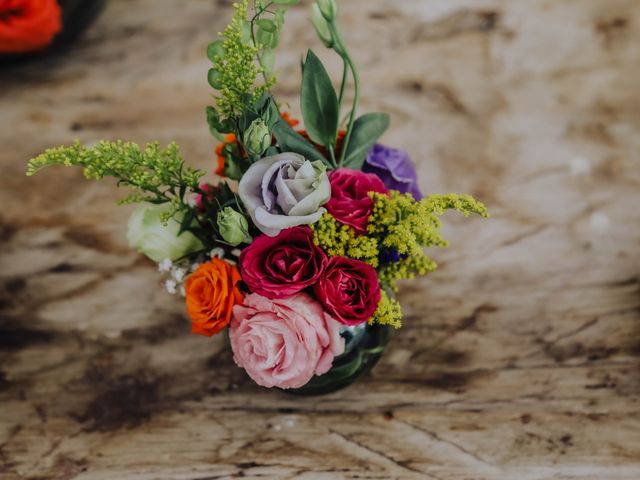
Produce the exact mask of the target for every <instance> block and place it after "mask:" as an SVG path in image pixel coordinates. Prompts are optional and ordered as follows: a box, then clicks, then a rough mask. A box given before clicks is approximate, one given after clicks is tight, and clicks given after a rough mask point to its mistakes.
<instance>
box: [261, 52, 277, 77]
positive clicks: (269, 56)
mask: <svg viewBox="0 0 640 480" xmlns="http://www.w3.org/2000/svg"><path fill="white" fill-rule="evenodd" d="M260 61H261V63H262V66H263V67H264V68H265V69H266V70H267V71H268V72H273V68H274V66H275V64H276V56H275V54H274V53H273V50H265V51H264V52H262V55H260Z"/></svg>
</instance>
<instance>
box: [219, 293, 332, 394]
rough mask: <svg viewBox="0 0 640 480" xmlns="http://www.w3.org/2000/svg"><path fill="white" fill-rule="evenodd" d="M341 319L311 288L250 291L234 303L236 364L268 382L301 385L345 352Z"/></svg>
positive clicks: (232, 335)
mask: <svg viewBox="0 0 640 480" xmlns="http://www.w3.org/2000/svg"><path fill="white" fill-rule="evenodd" d="M340 328H341V326H340V324H339V323H338V322H336V321H335V320H334V319H333V318H331V317H330V316H329V314H327V313H326V312H325V311H324V310H323V308H322V305H320V304H319V303H318V302H317V301H315V300H314V299H313V298H311V297H310V296H309V295H307V294H306V293H298V294H296V295H294V296H292V297H289V298H285V299H280V300H270V299H268V298H265V297H262V296H260V295H256V294H251V295H248V296H247V297H246V298H245V299H244V303H243V305H236V306H235V307H234V308H233V320H232V321H231V327H230V329H229V338H230V339H231V349H232V350H233V357H234V360H235V362H236V364H237V365H238V366H239V367H241V368H244V369H245V370H246V371H247V373H248V374H249V376H250V377H251V378H252V379H253V380H254V381H255V382H256V383H257V384H258V385H261V386H263V387H267V388H271V387H279V388H300V387H302V386H304V385H306V384H307V383H308V382H309V380H311V379H312V378H313V376H314V375H322V374H323V373H326V372H327V371H329V369H330V368H331V366H332V364H333V359H334V358H335V357H336V356H338V355H341V354H342V353H344V339H343V338H342V337H341V336H340Z"/></svg>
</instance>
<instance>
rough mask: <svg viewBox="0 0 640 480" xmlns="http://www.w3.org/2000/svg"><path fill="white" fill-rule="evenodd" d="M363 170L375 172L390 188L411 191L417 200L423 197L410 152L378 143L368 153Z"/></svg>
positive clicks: (403, 191) (404, 191) (405, 191)
mask: <svg viewBox="0 0 640 480" xmlns="http://www.w3.org/2000/svg"><path fill="white" fill-rule="evenodd" d="M362 170H363V171H364V172H367V173H375V174H376V175H377V176H378V177H380V179H381V180H382V181H383V183H384V185H385V187H387V188H388V189H389V190H398V191H399V192H402V193H410V194H411V195H413V197H414V198H415V199H416V200H421V199H422V197H423V195H422V192H420V187H419V186H418V176H417V174H416V169H415V167H414V165H413V162H412V161H411V158H410V157H409V154H408V153H407V152H405V151H404V150H398V149H396V148H391V147H386V146H384V145H380V144H379V143H377V144H376V145H374V147H373V148H372V149H371V151H370V152H369V154H368V155H367V159H366V161H365V164H364V166H363V167H362Z"/></svg>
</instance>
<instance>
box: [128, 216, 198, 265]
mask: <svg viewBox="0 0 640 480" xmlns="http://www.w3.org/2000/svg"><path fill="white" fill-rule="evenodd" d="M170 208H171V207H170V205H168V204H164V205H152V204H147V203H145V204H143V205H141V206H140V207H138V209H137V210H136V211H134V212H133V214H132V215H131V218H130V219H129V231H128V232H127V239H128V240H129V245H130V246H131V248H133V249H135V250H137V251H138V252H140V253H143V254H144V255H146V256H147V257H149V258H150V259H151V260H153V261H154V262H162V261H163V260H167V259H168V260H171V261H174V260H178V259H179V258H182V257H184V256H185V255H188V254H189V253H193V252H196V251H198V250H201V249H202V248H203V245H202V243H201V242H200V240H198V238H197V237H196V236H194V235H193V234H192V233H191V232H182V233H179V232H180V223H181V222H182V220H183V219H184V212H178V213H176V214H175V215H174V216H173V217H172V218H169V219H168V221H167V222H165V221H163V217H164V216H166V214H167V213H169V211H170Z"/></svg>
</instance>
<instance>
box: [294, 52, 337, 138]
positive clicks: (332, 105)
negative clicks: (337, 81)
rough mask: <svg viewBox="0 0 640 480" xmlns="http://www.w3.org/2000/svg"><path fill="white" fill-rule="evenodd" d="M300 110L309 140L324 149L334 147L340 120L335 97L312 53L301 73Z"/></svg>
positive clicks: (321, 66)
mask: <svg viewBox="0 0 640 480" xmlns="http://www.w3.org/2000/svg"><path fill="white" fill-rule="evenodd" d="M300 106H301V109H302V117H303V119H304V125H305V128H306V129H307V133H308V134H309V138H311V140H313V141H314V142H316V143H318V144H320V145H323V146H325V147H330V146H332V145H335V143H336V137H337V135H338V122H339V120H340V118H339V116H340V111H339V110H340V107H339V105H338V96H337V95H336V91H335V89H334V88H333V84H332V83H331V78H329V74H328V73H327V70H326V69H325V68H324V65H322V62H321V61H320V59H319V58H318V57H317V56H316V54H315V53H313V51H312V50H309V52H308V53H307V59H306V60H305V62H304V66H303V69H302V88H301V92H300Z"/></svg>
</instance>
